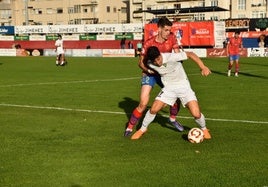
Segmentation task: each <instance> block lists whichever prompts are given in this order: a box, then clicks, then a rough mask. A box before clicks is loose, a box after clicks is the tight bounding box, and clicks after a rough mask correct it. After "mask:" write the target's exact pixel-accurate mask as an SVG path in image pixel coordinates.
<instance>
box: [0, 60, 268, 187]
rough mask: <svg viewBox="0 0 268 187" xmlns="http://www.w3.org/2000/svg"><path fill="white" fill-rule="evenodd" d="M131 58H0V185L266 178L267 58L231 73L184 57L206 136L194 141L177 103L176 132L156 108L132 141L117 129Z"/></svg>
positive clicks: (244, 183)
mask: <svg viewBox="0 0 268 187" xmlns="http://www.w3.org/2000/svg"><path fill="white" fill-rule="evenodd" d="M137 61H138V59H137V58H82V57H81V58H71V57H69V58H68V65H67V66H65V67H57V66H55V57H20V58H17V57H0V98H1V99H0V186H3V187H32V186H34V187H37V186H38V187H48V186H49V187H54V186H55V187H57V186H64V187H65V186H66V187H88V186H96V187H98V186H100V187H103V186H115V187H118V186H120V187H121V186H122V187H123V186H135V187H137V186H159V187H160V186H161V187H163V186H166V187H174V186H179V187H189V186H191V187H199V186H204V187H218V186H219V187H221V186H222V187H238V186H239V187H253V186H254V187H265V186H266V187H267V186H268V177H267V176H268V167H267V166H268V143H267V142H268V133H267V132H268V115H267V114H268V109H267V108H268V61H267V59H266V58H241V60H240V61H241V68H240V69H241V73H240V75H239V77H238V78H237V77H234V76H233V75H232V76H231V77H227V75H226V69H227V63H228V62H227V58H210V59H208V58H205V59H203V61H204V62H205V64H207V66H209V67H210V68H211V70H212V71H213V74H212V75H211V76H209V77H202V76H201V75H200V71H199V70H198V68H197V66H196V65H195V64H194V63H193V62H191V61H190V60H188V61H185V62H184V67H185V70H186V71H187V73H188V76H189V79H190V81H191V85H192V88H193V89H194V91H195V92H196V95H197V97H198V100H199V103H200V106H201V110H202V112H203V113H204V115H205V116H206V119H207V126H208V128H209V129H210V132H211V135H212V139H211V140H206V141H204V142H202V143H201V144H191V143H189V142H188V141H187V140H186V135H187V132H188V130H189V129H190V128H192V127H196V124H195V122H194V120H193V119H192V118H191V117H190V114H189V112H188V111H187V109H185V108H181V111H180V113H179V116H178V120H179V121H180V122H181V123H183V124H184V125H185V128H186V131H185V132H182V133H181V132H177V131H176V130H175V129H174V128H173V127H172V126H170V125H168V124H167V116H168V114H169V110H168V108H164V109H163V110H162V111H161V112H160V113H159V114H158V115H157V117H156V119H155V121H154V122H153V123H152V124H151V125H150V127H149V130H148V132H147V133H146V134H145V135H144V136H143V137H142V138H141V139H140V140H137V141H132V140H130V138H126V137H123V132H124V128H125V124H126V122H127V120H128V118H129V115H130V113H131V112H132V110H133V109H134V108H135V107H136V106H137V104H138V102H139V93H140V76H141V71H140V69H139V68H138V66H137ZM159 90H160V89H159V87H157V86H156V87H155V88H154V90H153V92H152V97H151V100H150V105H151V103H152V101H153V99H154V97H155V96H156V94H157V93H158V92H159Z"/></svg>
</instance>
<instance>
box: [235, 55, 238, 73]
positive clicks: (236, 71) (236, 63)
mask: <svg viewBox="0 0 268 187" xmlns="http://www.w3.org/2000/svg"><path fill="white" fill-rule="evenodd" d="M238 73H239V56H237V58H236V60H235V76H236V77H238Z"/></svg>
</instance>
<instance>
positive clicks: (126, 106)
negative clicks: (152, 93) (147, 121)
mask: <svg viewBox="0 0 268 187" xmlns="http://www.w3.org/2000/svg"><path fill="white" fill-rule="evenodd" d="M138 105H139V102H138V101H136V100H133V99H132V98H129V97H124V98H123V100H122V101H120V102H119V104H118V106H119V107H120V108H122V109H123V110H124V111H125V114H126V116H127V118H128V119H130V117H131V114H132V111H133V110H134V109H135V108H136V107H137V106H138ZM167 107H169V106H167ZM149 109H150V106H149V107H148V108H147V109H146V110H145V112H144V113H143V116H142V117H141V119H140V120H139V122H138V124H137V125H136V127H135V129H136V130H138V129H139V128H140V127H141V125H142V120H143V118H144V115H145V113H146V112H147V110H149ZM168 115H169V114H168ZM153 122H154V123H158V124H159V125H161V127H163V128H167V129H170V130H173V131H178V130H177V129H176V128H175V127H174V126H173V125H171V124H169V123H168V117H167V116H164V115H162V114H159V113H158V114H157V115H156V117H155V119H154V121H153ZM126 127H127V122H126V124H124V128H126ZM184 129H185V131H188V130H189V129H190V128H189V127H186V126H184Z"/></svg>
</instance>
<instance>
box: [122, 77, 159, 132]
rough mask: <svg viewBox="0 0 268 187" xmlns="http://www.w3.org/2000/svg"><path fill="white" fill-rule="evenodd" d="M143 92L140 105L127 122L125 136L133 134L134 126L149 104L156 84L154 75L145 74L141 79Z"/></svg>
mask: <svg viewBox="0 0 268 187" xmlns="http://www.w3.org/2000/svg"><path fill="white" fill-rule="evenodd" d="M141 84H142V86H141V93H140V103H139V105H138V106H137V107H136V108H135V109H134V110H133V112H132V114H131V116H130V119H129V121H128V123H127V128H126V130H125V132H124V136H129V135H131V133H132V131H133V128H134V126H135V125H136V124H137V123H138V122H139V120H140V118H141V117H142V114H143V112H144V111H145V109H146V108H147V105H148V103H149V100H150V93H151V90H152V88H153V86H154V85H155V78H154V76H147V75H143V77H142V80H141Z"/></svg>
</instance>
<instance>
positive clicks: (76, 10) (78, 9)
mask: <svg viewBox="0 0 268 187" xmlns="http://www.w3.org/2000/svg"><path fill="white" fill-rule="evenodd" d="M74 13H81V6H80V5H74Z"/></svg>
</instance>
